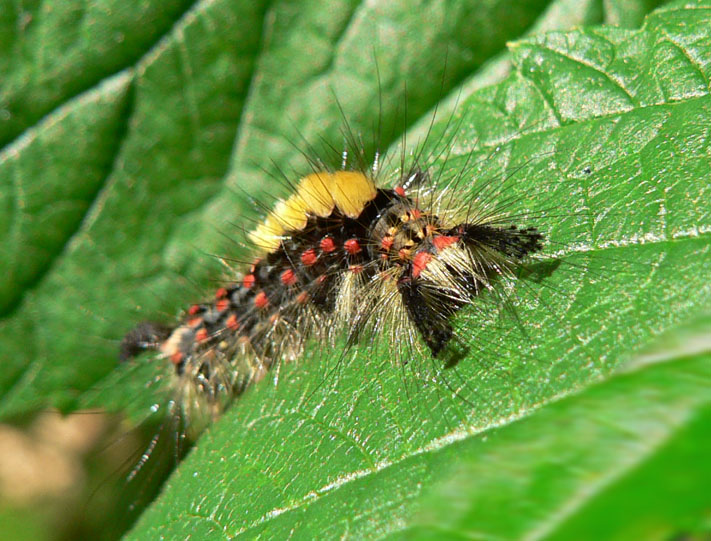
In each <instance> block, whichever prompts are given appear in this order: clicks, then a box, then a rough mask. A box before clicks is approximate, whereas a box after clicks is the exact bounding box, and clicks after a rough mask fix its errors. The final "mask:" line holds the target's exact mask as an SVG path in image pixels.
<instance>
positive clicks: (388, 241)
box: [380, 236, 395, 252]
mask: <svg viewBox="0 0 711 541" xmlns="http://www.w3.org/2000/svg"><path fill="white" fill-rule="evenodd" d="M393 242H395V239H393V238H392V237H391V236H387V237H383V240H381V241H380V248H381V249H383V250H385V251H386V252H389V251H390V248H392V247H393Z"/></svg>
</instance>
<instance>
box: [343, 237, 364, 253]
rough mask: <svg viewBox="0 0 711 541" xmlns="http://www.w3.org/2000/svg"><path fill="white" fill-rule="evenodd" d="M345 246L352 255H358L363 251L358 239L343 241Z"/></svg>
mask: <svg viewBox="0 0 711 541" xmlns="http://www.w3.org/2000/svg"><path fill="white" fill-rule="evenodd" d="M343 247H344V248H345V249H346V252H348V253H349V254H351V255H356V254H357V253H358V252H360V251H361V247H360V243H359V242H358V239H348V240H347V241H346V242H344V243H343Z"/></svg>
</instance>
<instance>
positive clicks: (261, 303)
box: [254, 291, 269, 308]
mask: <svg viewBox="0 0 711 541" xmlns="http://www.w3.org/2000/svg"><path fill="white" fill-rule="evenodd" d="M254 306H256V307H257V308H266V307H267V306H269V299H268V298H267V294H266V293H264V291H260V292H259V293H257V295H256V296H255V297H254Z"/></svg>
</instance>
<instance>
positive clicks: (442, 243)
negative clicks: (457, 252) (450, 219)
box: [432, 235, 459, 252]
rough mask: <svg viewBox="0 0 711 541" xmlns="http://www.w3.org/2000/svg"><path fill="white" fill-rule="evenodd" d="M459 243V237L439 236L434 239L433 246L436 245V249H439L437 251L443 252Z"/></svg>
mask: <svg viewBox="0 0 711 541" xmlns="http://www.w3.org/2000/svg"><path fill="white" fill-rule="evenodd" d="M458 241H459V237H449V236H447V235H438V236H436V237H435V238H434V239H432V244H434V245H435V248H437V251H439V252H441V251H442V250H444V249H445V248H447V247H448V246H451V245H452V244H455V243H456V242H458Z"/></svg>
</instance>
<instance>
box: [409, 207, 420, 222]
mask: <svg viewBox="0 0 711 541" xmlns="http://www.w3.org/2000/svg"><path fill="white" fill-rule="evenodd" d="M410 216H411V217H412V219H413V220H417V219H418V218H422V211H421V210H420V209H412V210H411V211H410Z"/></svg>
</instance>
